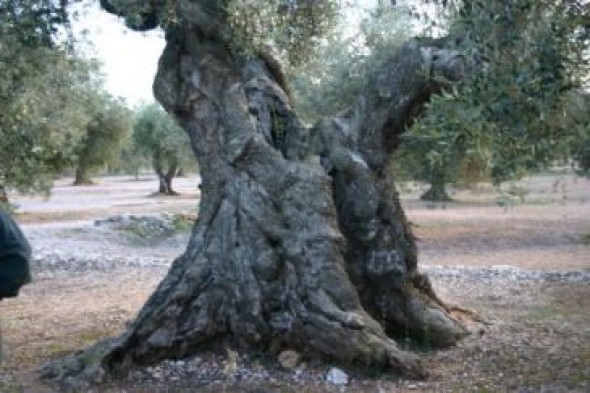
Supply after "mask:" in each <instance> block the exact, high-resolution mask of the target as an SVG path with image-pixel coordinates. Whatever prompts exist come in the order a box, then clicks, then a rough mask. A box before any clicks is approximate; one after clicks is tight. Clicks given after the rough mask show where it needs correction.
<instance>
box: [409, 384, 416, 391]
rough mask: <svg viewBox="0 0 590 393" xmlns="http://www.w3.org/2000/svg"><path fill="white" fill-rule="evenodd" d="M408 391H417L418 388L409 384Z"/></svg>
mask: <svg viewBox="0 0 590 393" xmlns="http://www.w3.org/2000/svg"><path fill="white" fill-rule="evenodd" d="M408 389H410V390H415V389H418V386H417V385H414V384H410V385H408Z"/></svg>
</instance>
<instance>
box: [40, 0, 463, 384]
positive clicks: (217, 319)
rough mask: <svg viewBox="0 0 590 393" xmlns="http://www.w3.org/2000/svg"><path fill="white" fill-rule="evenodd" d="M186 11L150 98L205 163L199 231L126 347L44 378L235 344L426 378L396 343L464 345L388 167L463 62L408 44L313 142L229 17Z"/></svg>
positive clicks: (80, 359) (117, 343) (55, 369)
mask: <svg viewBox="0 0 590 393" xmlns="http://www.w3.org/2000/svg"><path fill="white" fill-rule="evenodd" d="M178 4H179V6H178V7H179V8H178V10H177V11H178V14H179V16H180V17H181V18H180V21H179V24H178V25H177V26H174V27H171V28H169V29H168V31H167V35H166V39H167V46H166V49H165V51H164V54H163V55H162V58H161V59H160V63H159V70H158V74H157V77H156V81H155V85H154V91H155V93H156V96H157V98H158V100H159V101H160V102H161V103H162V105H163V106H164V107H165V108H166V110H167V111H169V112H170V113H172V114H174V116H176V118H177V119H178V120H179V122H180V124H181V125H182V126H183V127H184V129H185V130H186V131H187V132H188V134H189V136H190V139H191V143H192V147H193V149H194V151H195V154H196V155H197V158H198V162H199V165H200V169H201V176H202V194H201V195H202V197H201V198H202V199H201V202H200V206H199V218H198V221H197V223H196V225H195V227H194V229H193V233H192V236H191V239H190V242H189V245H188V247H187V249H186V251H185V252H184V254H183V255H181V256H180V257H179V258H178V259H177V260H176V261H175V262H174V264H173V266H172V267H171V269H170V271H169V273H168V275H167V276H166V277H165V278H164V280H163V281H162V282H161V283H160V285H159V286H158V288H157V289H156V291H155V293H154V294H153V295H152V296H151V297H150V299H149V300H148V301H147V303H146V304H145V305H144V307H143V308H142V310H141V311H140V313H139V315H138V316H137V318H136V320H135V321H134V322H133V324H132V325H131V326H130V327H129V328H128V329H127V331H126V332H125V333H124V334H123V335H121V336H120V337H118V338H115V339H113V340H109V341H106V342H102V343H99V344H97V345H96V346H94V347H92V348H90V349H88V350H87V351H86V352H85V353H84V354H82V355H77V356H73V357H70V358H68V359H66V360H64V361H61V362H57V363H54V364H53V365H51V366H49V367H48V368H47V369H46V371H47V373H46V375H48V376H51V377H54V378H63V377H66V376H68V375H78V376H79V377H82V378H86V379H91V380H97V379H98V380H100V379H101V378H102V376H103V375H104V374H105V373H121V372H125V371H126V370H128V369H129V368H131V367H133V366H134V365H137V364H149V363H154V362H157V361H158V360H161V359H164V358H179V357H183V356H186V355H189V354H191V353H193V352H195V351H197V350H199V349H200V348H206V347H209V346H212V345H215V344H220V343H224V345H226V344H227V343H231V344H233V345H236V346H243V347H256V348H258V349H262V350H269V349H270V347H271V346H272V347H273V348H274V349H276V348H281V349H296V350H298V351H300V352H302V353H304V354H305V355H306V356H310V357H320V358H323V359H329V360H331V361H335V362H338V363H340V364H344V365H351V366H360V367H371V368H372V369H375V368H380V369H384V370H387V369H389V370H393V371H395V372H398V373H401V374H404V375H406V376H412V377H419V376H422V375H423V370H422V368H421V366H420V362H419V359H418V357H417V356H415V355H414V354H411V353H408V352H406V351H403V350H401V349H400V348H399V347H398V346H397V345H396V342H395V341H394V340H393V338H395V337H405V336H408V335H409V336H412V337H415V338H417V339H421V340H426V341H428V342H429V343H430V344H431V345H449V344H452V343H455V342H456V341H457V340H458V339H460V338H461V337H463V336H464V335H465V334H466V331H465V329H464V328H463V327H462V326H461V325H460V324H459V323H457V322H456V321H455V320H454V319H453V318H452V317H451V316H450V314H449V313H448V312H447V310H446V308H445V306H444V304H443V303H442V302H441V301H440V300H439V299H438V298H437V297H436V295H435V294H434V292H433V291H432V289H431V287H430V284H429V281H428V279H427V277H426V276H424V275H422V274H420V273H419V272H418V270H417V253H416V246H415V241H414V238H413V236H412V233H411V230H410V227H409V225H408V222H407V220H406V218H405V216H404V213H403V211H402V209H401V207H400V203H399V198H398V195H397V192H396V190H395V186H394V183H393V178H392V175H391V174H390V173H389V172H388V170H387V168H386V164H387V161H388V159H389V157H390V155H391V152H392V151H393V149H395V147H396V145H397V142H398V141H397V139H398V136H399V135H400V134H401V133H402V132H403V131H404V129H405V127H406V126H407V125H408V123H409V122H411V120H412V119H413V118H414V117H415V116H417V115H418V113H419V111H420V109H421V107H422V105H423V104H424V102H425V101H426V100H427V99H428V97H429V96H430V95H431V94H432V93H434V92H436V91H437V90H438V89H440V88H441V85H440V83H441V82H440V80H441V78H443V77H446V78H447V79H448V80H457V79H459V78H460V77H461V72H462V65H461V62H460V61H459V60H458V59H457V58H456V57H454V56H453V55H452V53H450V52H446V51H444V50H440V49H438V48H435V47H422V46H421V45H420V44H419V43H418V42H417V41H412V42H410V43H408V44H407V45H405V46H404V47H403V48H401V50H400V51H398V52H397V53H396V54H394V55H393V56H392V57H391V58H390V59H389V61H388V62H387V63H386V64H384V67H383V69H382V71H381V72H380V73H379V74H378V75H377V77H376V78H375V79H374V80H373V81H372V82H371V83H370V85H369V86H368V87H367V91H366V93H365V94H364V95H363V96H362V97H360V98H359V99H358V101H357V102H356V103H355V104H354V105H353V106H352V107H351V108H350V109H349V110H348V111H346V112H343V113H341V114H339V115H338V116H336V117H334V118H330V119H325V120H323V121H322V122H320V123H319V124H317V125H316V126H315V127H313V129H311V130H307V129H306V128H305V127H304V126H303V125H302V123H301V122H300V121H299V119H298V117H297V115H296V114H295V113H294V112H293V111H292V109H291V106H290V102H289V99H288V97H287V96H286V94H285V93H284V91H283V89H282V88H281V86H280V85H279V83H277V80H276V79H275V76H276V69H275V68H274V67H272V68H271V67H269V66H267V62H265V61H264V60H263V58H264V57H265V56H262V57H261V58H260V59H251V60H245V59H241V58H238V57H237V56H235V55H233V54H232V53H231V52H230V51H229V49H228V47H229V45H228V42H227V41H226V38H225V37H226V34H224V28H225V27H224V26H225V24H224V17H223V12H222V11H221V10H217V11H215V10H214V9H208V10H207V11H203V9H202V8H201V7H200V6H199V5H198V2H196V1H192V2H191V1H180V2H178ZM267 55H268V54H267ZM420 70H422V71H423V72H421V71H420ZM273 71H274V72H273ZM437 81H438V82H437Z"/></svg>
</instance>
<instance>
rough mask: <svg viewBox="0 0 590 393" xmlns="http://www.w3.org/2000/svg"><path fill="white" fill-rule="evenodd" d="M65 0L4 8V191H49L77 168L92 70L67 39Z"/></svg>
mask: <svg viewBox="0 0 590 393" xmlns="http://www.w3.org/2000/svg"><path fill="white" fill-rule="evenodd" d="M63 3H64V2H60V3H58V2H53V1H50V0H44V1H32V0H5V1H1V2H0V107H1V108H2V110H1V111H0V192H1V194H2V195H1V199H3V200H4V201H5V202H6V201H7V198H8V197H7V194H6V193H7V191H8V189H16V190H18V191H22V192H48V191H49V189H50V187H51V184H52V180H53V176H54V175H55V173H57V172H58V171H60V170H62V169H63V168H65V167H66V166H69V165H71V163H72V157H74V150H75V148H76V146H77V144H78V142H79V140H80V139H81V137H82V135H83V132H82V128H83V125H84V124H85V123H86V119H87V114H86V111H85V109H84V108H83V107H81V106H80V105H78V103H79V102H80V101H83V100H82V97H83V96H84V95H85V88H84V87H83V86H85V84H86V83H87V82H88V80H89V78H90V73H91V70H92V65H90V64H89V63H88V62H85V61H82V60H81V59H79V58H78V57H76V56H75V54H74V53H73V51H72V50H71V46H70V44H71V42H70V41H69V39H67V37H64V36H67V28H66V27H67V15H66V12H65V9H64V8H63V5H64V4H63Z"/></svg>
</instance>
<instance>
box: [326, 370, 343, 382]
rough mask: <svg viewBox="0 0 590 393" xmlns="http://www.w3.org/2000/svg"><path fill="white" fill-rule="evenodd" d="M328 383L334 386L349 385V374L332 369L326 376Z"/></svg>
mask: <svg viewBox="0 0 590 393" xmlns="http://www.w3.org/2000/svg"><path fill="white" fill-rule="evenodd" d="M326 381H327V382H329V383H331V384H334V385H348V374H346V373H345V372H344V371H342V370H341V369H339V368H337V367H332V368H331V369H330V371H328V374H326Z"/></svg>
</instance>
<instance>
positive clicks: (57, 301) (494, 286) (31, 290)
mask: <svg viewBox="0 0 590 393" xmlns="http://www.w3.org/2000/svg"><path fill="white" fill-rule="evenodd" d="M70 184H71V179H63V180H60V181H58V182H57V184H56V188H55V189H54V191H53V194H52V196H51V198H49V199H48V200H44V199H43V198H32V197H18V198H16V199H15V201H16V202H17V203H18V204H19V205H20V209H19V213H18V215H17V219H18V220H19V221H20V222H21V223H22V225H23V229H24V230H25V232H26V233H27V235H28V237H29V238H30V241H31V243H32V245H33V247H34V249H35V253H36V256H37V260H39V261H41V262H39V265H35V268H36V270H37V272H36V274H35V282H34V283H33V284H31V285H28V286H26V287H25V288H24V289H23V291H22V293H21V296H19V297H18V298H16V299H10V300H6V301H3V302H0V326H1V327H2V334H3V336H4V342H5V346H6V347H7V354H6V356H5V359H4V362H3V363H2V364H1V365H0V392H4V391H6V392H54V391H60V390H61V389H60V388H59V387H58V388H53V389H52V388H50V387H48V386H46V385H44V384H42V383H39V382H38V381H37V380H36V379H35V377H36V374H35V372H36V370H38V368H39V367H40V366H41V365H43V364H44V363H45V362H47V361H48V360H50V359H54V358H57V357H60V356H63V355H65V354H68V353H71V352H73V351H76V350H79V349H81V348H84V347H85V346H87V345H89V344H91V343H93V342H95V341H96V340H97V339H101V338H103V337H108V336H112V335H115V334H118V333H120V332H121V331H122V330H123V329H124V328H125V325H126V323H128V321H130V320H131V319H133V316H134V315H135V313H136V312H137V310H138V309H139V307H141V305H142V304H143V302H144V301H145V300H146V298H147V297H148V296H149V294H150V293H151V292H152V290H153V289H154V287H155V285H157V283H158V282H159V280H160V279H161V278H162V277H163V275H164V274H165V273H166V268H167V265H168V264H169V263H170V262H171V261H172V260H173V259H174V257H175V256H177V255H178V254H180V253H181V252H182V251H183V248H184V244H185V241H186V235H184V236H183V235H180V236H178V237H175V238H171V239H167V240H162V241H155V240H153V239H152V240H150V241H149V242H147V243H146V242H144V243H141V242H140V243H138V242H136V241H133V240H132V239H131V238H128V237H126V236H124V235H122V234H120V233H114V232H112V231H109V230H104V229H100V228H97V227H95V226H94V225H93V221H94V220H96V219H104V218H107V217H112V216H115V215H118V214H155V213H161V212H169V213H177V212H189V213H194V212H196V209H197V203H198V188H197V184H198V179H196V178H194V177H189V178H182V179H178V180H177V181H176V183H175V184H176V188H177V191H179V192H180V193H181V196H180V197H158V196H152V195H151V193H152V192H153V190H155V189H156V181H155V180H154V179H152V178H145V179H143V180H141V181H135V180H133V179H131V178H124V177H109V178H103V179H100V183H99V184H97V185H95V186H84V187H72V186H70ZM520 185H521V186H522V187H524V188H525V189H526V190H527V191H528V195H527V196H526V198H525V202H524V204H522V203H520V202H518V201H517V200H516V199H517V198H513V199H514V201H516V202H515V203H511V202H509V201H508V202H507V200H506V198H499V195H498V194H497V193H495V192H494V191H493V190H491V189H490V188H489V187H483V186H482V187H480V188H479V189H478V190H475V191H473V190H472V191H460V192H456V193H455V194H454V197H455V198H456V202H452V203H446V204H444V205H432V204H428V203H423V202H420V201H418V200H417V196H418V195H419V192H420V189H418V188H414V189H410V190H409V191H406V192H405V193H403V194H402V198H403V200H404V204H405V206H406V209H407V213H408V215H409V217H410V220H411V221H412V223H413V224H414V227H415V233H416V235H417V236H418V238H419V248H420V255H421V263H422V266H423V268H424V269H426V270H427V271H432V279H433V283H434V285H435V287H436V289H437V291H438V293H439V294H440V295H441V297H442V298H444V299H446V300H448V301H449V302H451V303H454V304H458V305H461V306H463V307H467V308H469V309H471V310H474V311H476V312H477V314H479V315H480V316H481V317H482V319H483V320H485V321H486V323H477V324H471V325H470V328H471V330H472V331H473V334H472V335H471V336H469V337H468V338H466V339H465V340H463V341H462V342H461V343H460V344H459V345H458V346H456V347H453V348H450V349H446V350H441V351H425V352H423V354H422V356H423V358H424V362H425V363H426V365H427V367H428V369H429V370H430V377H429V378H428V380H426V381H404V380H398V379H396V378H395V377H392V376H387V375H375V376H374V377H372V378H369V377H367V376H366V375H364V376H362V375H356V374H355V373H354V372H353V371H350V370H349V372H350V375H351V377H352V381H351V382H350V383H349V384H348V385H346V386H335V385H331V384H328V383H326V382H324V377H325V373H326V370H327V369H326V368H325V366H323V365H314V364H308V365H307V367H305V368H301V371H298V372H296V373H295V371H283V370H279V369H277V368H276V365H273V364H272V363H273V362H270V363H268V362H267V363H265V364H264V365H265V366H266V368H267V372H268V373H269V374H264V373H263V374H260V373H259V374H256V373H254V374H252V373H251V374H252V375H263V377H262V378H259V379H256V378H253V377H252V378H250V377H248V378H246V377H244V378H241V377H240V375H241V374H240V375H238V374H236V375H237V376H236V375H226V374H224V373H223V372H222V371H223V369H222V370H221V371H220V370H217V371H216V373H217V374H216V373H215V372H213V371H211V370H212V369H214V368H215V367H216V364H221V365H223V364H224V362H225V361H226V359H224V357H223V356H217V357H216V356H214V355H210V354H202V355H201V356H200V357H199V358H196V359H192V360H190V359H189V360H187V362H186V365H184V366H183V367H181V368H179V369H176V368H174V367H176V366H174V364H171V365H168V366H164V367H163V368H161V369H160V368H146V369H141V370H138V371H137V372H136V373H133V375H131V376H130V377H129V378H126V379H124V380H120V381H115V382H114V383H113V384H111V385H109V386H105V387H102V388H101V389H100V390H95V391H109V392H123V391H127V392H156V391H157V392H192V391H204V392H208V391H209V392H213V391H215V392H223V391H227V392H295V391H297V392H323V391H327V392H332V391H333V392H337V391H350V392H395V391H400V392H401V391H450V392H453V391H457V392H461V391H476V392H496V391H522V392H529V391H531V392H533V391H535V392H536V391H546V392H555V391H564V392H565V391H567V392H585V391H590V280H587V279H581V280H577V279H570V278H567V277H566V275H567V274H568V272H572V271H576V272H578V271H581V272H586V273H589V272H590V244H589V243H590V181H587V180H584V179H576V178H574V177H571V176H553V175H546V176H538V177H535V178H534V179H531V180H527V181H525V182H523V183H521V184H520ZM514 201H513V202H514ZM51 258H54V259H55V258H58V259H59V258H61V259H65V260H68V261H70V262H69V263H70V264H71V266H69V267H67V268H64V266H57V267H53V268H49V267H48V266H49V265H43V263H42V261H43V260H44V259H51ZM89 259H91V260H92V261H95V262H96V261H100V260H102V259H109V260H110V261H111V263H110V264H106V265H101V264H100V263H98V264H96V263H94V264H88V263H86V264H82V263H81V262H80V261H82V260H84V261H86V260H89ZM130 260H131V261H149V263H146V264H145V265H142V264H136V263H122V262H124V261H127V262H129V261H130ZM113 261H114V262H113ZM118 261H121V263H120V264H118V263H117V262H118ZM82 266H84V268H82ZM499 266H505V268H502V269H500V268H499ZM506 266H508V267H506ZM490 267H496V269H499V270H498V272H499V273H498V274H495V273H494V274H491V275H490V273H489V272H490V270H489V268H490ZM513 268H518V269H522V270H514V269H513ZM429 269H430V270H429ZM433 269H434V270H433ZM453 269H454V270H453ZM486 269H487V270H486ZM514 271H516V272H517V273H518V274H514ZM556 271H558V272H562V273H563V274H564V277H565V278H563V279H538V278H535V277H537V276H536V275H535V274H541V273H542V272H556ZM449 272H451V273H449ZM492 272H495V270H493V271H492ZM521 273H522V274H521ZM551 274H553V273H551ZM529 276H530V277H529ZM523 277H524V278H523ZM542 277H544V276H542ZM548 277H549V276H548ZM551 277H556V276H551ZM557 277H560V276H557ZM568 277H569V276H568ZM572 277H574V276H572ZM575 277H577V276H575ZM400 345H408V346H409V345H411V344H410V343H404V342H402V343H400ZM191 362H192V363H191ZM260 362H262V363H264V361H262V360H260ZM258 363H259V360H255V361H254V360H252V356H250V357H248V356H246V355H244V356H242V358H241V360H240V364H239V367H241V368H244V369H252V368H253V367H254V366H253V364H255V366H256V367H258V366H259V364H258ZM183 364H184V363H183ZM191 365H196V366H195V367H194V371H191V370H192V369H191V367H192V366H191ZM187 367H188V369H187ZM256 367H255V368H256ZM187 370H188V371H187ZM206 370H209V371H206ZM268 370H270V371H268ZM205 374H206V375H207V376H208V377H207V378H205V377H203V375H205ZM212 375H213V377H212ZM215 375H217V377H215ZM248 375H250V374H248ZM294 375H295V376H298V377H297V378H295V376H294ZM301 375H303V376H304V377H301V378H300V377H299V376H301Z"/></svg>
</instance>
